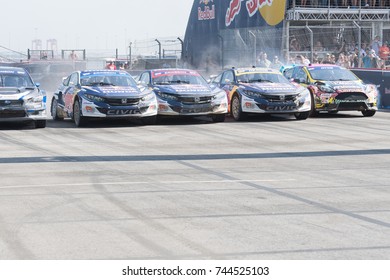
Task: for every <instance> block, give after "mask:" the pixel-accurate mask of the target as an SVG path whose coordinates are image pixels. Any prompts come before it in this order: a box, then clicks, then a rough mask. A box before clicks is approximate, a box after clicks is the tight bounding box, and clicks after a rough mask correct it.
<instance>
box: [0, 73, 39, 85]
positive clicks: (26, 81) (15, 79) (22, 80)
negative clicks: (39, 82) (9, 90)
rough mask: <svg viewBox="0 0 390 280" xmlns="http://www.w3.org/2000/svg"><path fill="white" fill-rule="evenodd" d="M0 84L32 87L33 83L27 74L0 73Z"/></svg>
mask: <svg viewBox="0 0 390 280" xmlns="http://www.w3.org/2000/svg"><path fill="white" fill-rule="evenodd" d="M0 86H1V87H17V88H19V87H25V88H33V87H35V85H34V83H33V82H32V80H31V79H30V77H29V76H27V75H21V74H1V75H0Z"/></svg>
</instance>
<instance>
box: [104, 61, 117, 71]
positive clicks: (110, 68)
mask: <svg viewBox="0 0 390 280" xmlns="http://www.w3.org/2000/svg"><path fill="white" fill-rule="evenodd" d="M106 69H109V70H116V66H115V64H114V61H110V63H108V64H107V66H106Z"/></svg>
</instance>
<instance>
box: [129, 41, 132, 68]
mask: <svg viewBox="0 0 390 280" xmlns="http://www.w3.org/2000/svg"><path fill="white" fill-rule="evenodd" d="M131 44H132V42H130V44H129V68H130V69H131Z"/></svg>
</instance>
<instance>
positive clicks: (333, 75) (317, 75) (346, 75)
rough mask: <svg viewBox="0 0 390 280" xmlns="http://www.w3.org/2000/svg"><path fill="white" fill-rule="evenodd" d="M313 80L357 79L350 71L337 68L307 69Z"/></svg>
mask: <svg viewBox="0 0 390 280" xmlns="http://www.w3.org/2000/svg"><path fill="white" fill-rule="evenodd" d="M308 70H309V72H310V75H311V77H312V78H313V79H314V80H322V81H357V80H358V77H356V76H355V74H353V73H352V72H351V71H349V70H347V69H344V68H339V67H327V66H326V67H313V68H308Z"/></svg>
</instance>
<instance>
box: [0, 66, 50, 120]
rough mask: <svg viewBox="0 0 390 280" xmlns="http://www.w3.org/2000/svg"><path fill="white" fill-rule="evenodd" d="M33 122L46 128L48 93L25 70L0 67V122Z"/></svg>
mask: <svg viewBox="0 0 390 280" xmlns="http://www.w3.org/2000/svg"><path fill="white" fill-rule="evenodd" d="M23 121H33V122H34V124H35V127H36V128H44V127H46V93H45V92H44V91H43V90H41V89H40V88H39V84H34V82H33V80H32V78H31V77H30V75H29V74H28V73H27V71H26V70H24V69H23V68H18V67H7V66H1V67H0V122H23Z"/></svg>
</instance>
